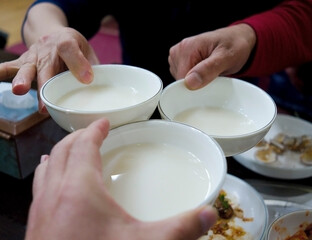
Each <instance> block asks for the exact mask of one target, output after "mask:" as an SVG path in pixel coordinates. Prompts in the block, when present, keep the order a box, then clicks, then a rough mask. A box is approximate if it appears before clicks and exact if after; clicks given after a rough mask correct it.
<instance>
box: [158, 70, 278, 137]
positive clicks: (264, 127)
mask: <svg viewBox="0 0 312 240" xmlns="http://www.w3.org/2000/svg"><path fill="white" fill-rule="evenodd" d="M217 78H223V79H226V80H230V79H232V80H234V81H238V82H240V83H242V84H245V85H248V86H250V87H252V88H254V89H257V90H260V92H262V94H263V95H264V96H266V97H267V98H268V99H269V100H271V102H272V103H273V107H274V114H273V116H272V118H271V120H270V121H269V122H268V123H267V124H265V125H264V126H263V127H261V128H259V129H257V130H254V131H251V132H249V133H244V134H236V135H231V136H222V135H214V134H208V135H209V136H211V137H213V138H216V139H229V140H231V139H235V138H245V137H249V136H253V135H257V134H258V133H260V132H262V131H264V130H265V129H267V128H270V126H272V124H273V123H274V121H275V119H276V116H277V106H276V104H275V101H274V99H273V98H272V97H271V96H270V95H269V94H268V93H267V92H266V91H264V90H263V89H262V88H260V87H257V86H256V85H254V84H252V83H249V82H247V81H244V80H242V79H238V78H232V77H224V76H218V77H216V78H215V79H214V80H213V81H215V80H216V79H217ZM178 84H180V85H181V84H184V79H179V80H177V81H175V82H172V83H170V84H169V85H167V86H166V87H165V88H164V89H163V91H162V94H161V96H160V99H159V101H158V106H157V107H158V111H159V113H160V114H161V115H163V116H165V119H166V120H169V121H174V120H172V119H170V118H169V117H168V116H167V115H166V114H165V112H164V111H163V110H162V108H161V104H160V103H161V100H162V97H163V94H164V93H165V92H166V91H167V90H168V89H169V88H170V87H172V86H175V85H178ZM195 91H196V90H195Z"/></svg>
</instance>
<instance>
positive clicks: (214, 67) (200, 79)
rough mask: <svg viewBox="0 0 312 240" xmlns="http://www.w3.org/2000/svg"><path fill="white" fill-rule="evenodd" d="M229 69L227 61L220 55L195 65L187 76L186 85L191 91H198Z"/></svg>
mask: <svg viewBox="0 0 312 240" xmlns="http://www.w3.org/2000/svg"><path fill="white" fill-rule="evenodd" d="M225 69H227V66H226V61H225V60H222V58H220V56H219V55H218V54H214V55H212V56H210V57H209V58H206V59H205V60H203V61H201V62H199V63H198V64H197V65H195V66H194V67H193V68H192V69H191V70H190V71H189V72H188V73H187V74H186V76H185V81H184V83H185V85H186V87H187V88H188V89H190V90H196V89H199V88H202V87H204V86H206V85H207V84H208V83H210V82H211V81H213V80H214V79H215V78H216V77H218V76H219V75H220V74H222V73H223V72H224V71H225Z"/></svg>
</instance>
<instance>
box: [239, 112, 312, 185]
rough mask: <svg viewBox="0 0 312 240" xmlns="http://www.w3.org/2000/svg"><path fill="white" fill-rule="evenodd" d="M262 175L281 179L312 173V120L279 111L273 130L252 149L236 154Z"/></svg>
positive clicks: (300, 176)
mask: <svg viewBox="0 0 312 240" xmlns="http://www.w3.org/2000/svg"><path fill="white" fill-rule="evenodd" d="M233 157H234V159H235V160H236V161H238V162H239V163H240V164H242V165H243V166H245V167H247V168H249V169H250V170H252V171H254V172H256V173H259V174H261V175H264V176H267V177H273V178H279V179H302V178H308V177H311V176H312V123H311V122H309V121H306V120H303V119H301V118H298V117H294V116H290V115H286V114H277V117H276V119H275V122H274V123H273V125H272V127H271V129H270V130H269V132H268V133H267V134H266V135H265V137H264V139H263V140H261V141H260V142H259V143H258V144H257V145H256V146H255V147H253V148H252V149H250V150H248V151H246V152H244V153H242V154H238V155H235V156H233Z"/></svg>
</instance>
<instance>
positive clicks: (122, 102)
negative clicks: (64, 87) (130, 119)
mask: <svg viewBox="0 0 312 240" xmlns="http://www.w3.org/2000/svg"><path fill="white" fill-rule="evenodd" d="M142 98H143V96H141V95H139V94H138V92H137V91H136V90H135V89H133V88H131V87H127V86H113V85H98V86H95V85H90V86H87V87H83V88H79V89H76V90H73V91H71V92H69V93H67V94H65V95H64V96H62V97H61V98H60V99H59V100H58V101H57V102H56V105H58V106H60V107H63V108H68V109H73V110H83V111H99V110H101V111H103V110H109V109H115V108H123V107H128V106H131V105H135V104H136V103H138V102H140V101H141V99H142Z"/></svg>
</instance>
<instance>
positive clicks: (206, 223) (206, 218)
mask: <svg viewBox="0 0 312 240" xmlns="http://www.w3.org/2000/svg"><path fill="white" fill-rule="evenodd" d="M199 218H200V221H201V224H202V228H203V231H204V232H205V231H207V230H209V228H211V227H212V226H213V224H215V222H216V221H217V218H218V214H217V211H216V209H215V208H213V207H211V206H206V207H204V208H203V210H202V211H201V212H200V214H199Z"/></svg>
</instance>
